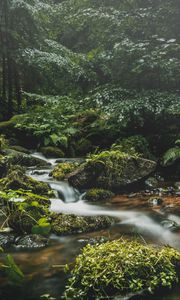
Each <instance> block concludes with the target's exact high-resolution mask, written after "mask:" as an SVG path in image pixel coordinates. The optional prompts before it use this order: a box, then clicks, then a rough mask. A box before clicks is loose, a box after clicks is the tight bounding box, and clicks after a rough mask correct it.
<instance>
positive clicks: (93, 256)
mask: <svg viewBox="0 0 180 300" xmlns="http://www.w3.org/2000/svg"><path fill="white" fill-rule="evenodd" d="M179 261H180V253H179V252H178V251H176V250H174V249H172V248H169V247H164V248H162V249H158V248H153V247H150V246H145V245H141V244H140V243H138V242H134V241H132V242H127V241H124V240H122V239H121V240H117V241H112V242H107V243H105V244H101V245H95V246H91V245H87V246H86V247H85V248H84V249H83V250H82V254H80V255H79V256H78V257H77V258H76V262H75V266H74V269H73V270H72V271H71V277H70V279H69V281H68V285H67V287H66V291H65V294H64V295H65V299H81V300H82V299H94V298H98V299H100V298H104V297H108V296H112V295H116V294H121V295H122V294H126V293H131V292H132V293H136V292H139V291H141V290H143V289H145V290H146V289H148V290H149V291H154V290H155V289H156V288H158V287H169V288H171V287H172V284H173V283H174V282H177V280H178V279H177V273H176V268H175V264H176V262H179ZM92 278H93V280H92Z"/></svg>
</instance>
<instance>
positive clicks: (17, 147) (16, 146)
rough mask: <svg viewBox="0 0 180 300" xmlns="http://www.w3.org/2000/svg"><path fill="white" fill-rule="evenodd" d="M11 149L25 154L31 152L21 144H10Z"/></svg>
mask: <svg viewBox="0 0 180 300" xmlns="http://www.w3.org/2000/svg"><path fill="white" fill-rule="evenodd" d="M9 148H10V149H11V150H14V151H17V152H22V153H25V154H31V151H30V150H28V149H26V148H24V147H22V146H19V145H13V146H12V145H10V147H9Z"/></svg>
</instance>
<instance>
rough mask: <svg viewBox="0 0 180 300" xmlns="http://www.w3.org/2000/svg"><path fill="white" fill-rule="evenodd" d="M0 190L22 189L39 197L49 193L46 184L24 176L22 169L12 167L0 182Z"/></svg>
mask: <svg viewBox="0 0 180 300" xmlns="http://www.w3.org/2000/svg"><path fill="white" fill-rule="evenodd" d="M0 188H1V190H2V191H4V190H10V189H12V190H18V189H23V190H28V191H32V192H33V193H34V194H39V195H48V194H49V193H50V188H49V186H48V185H47V184H46V183H44V182H40V181H37V180H35V179H33V178H31V177H29V176H26V175H25V174H24V169H23V168H21V167H19V166H13V167H12V168H11V169H10V170H9V171H8V174H7V175H6V177H4V178H2V179H1V180H0Z"/></svg>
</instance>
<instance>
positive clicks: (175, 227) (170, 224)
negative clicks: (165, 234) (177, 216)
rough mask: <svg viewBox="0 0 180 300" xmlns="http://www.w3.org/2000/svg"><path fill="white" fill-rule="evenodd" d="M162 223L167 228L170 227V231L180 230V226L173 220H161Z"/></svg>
mask: <svg viewBox="0 0 180 300" xmlns="http://www.w3.org/2000/svg"><path fill="white" fill-rule="evenodd" d="M161 225H162V226H163V227H164V228H166V229H169V230H170V231H176V230H179V226H178V224H177V223H176V222H174V221H172V220H168V219H167V220H163V221H162V222H161Z"/></svg>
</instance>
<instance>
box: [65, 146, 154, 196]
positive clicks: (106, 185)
mask: <svg viewBox="0 0 180 300" xmlns="http://www.w3.org/2000/svg"><path fill="white" fill-rule="evenodd" d="M155 168H156V162H154V161H151V160H147V159H143V158H140V157H138V156H137V155H129V154H127V153H124V152H121V151H120V150H110V151H103V152H101V153H99V154H97V155H92V156H90V158H89V159H88V160H87V162H86V163H85V164H83V165H81V166H80V167H79V168H78V169H77V170H75V171H74V172H72V174H70V175H69V176H68V180H69V183H70V184H71V185H72V186H74V187H75V188H80V189H88V188H92V187H98V188H103V189H108V190H112V191H118V190H120V189H123V188H126V187H127V186H130V185H133V184H135V183H138V182H140V181H143V180H144V179H146V178H147V177H148V175H150V174H151V173H152V172H153V171H155Z"/></svg>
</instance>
